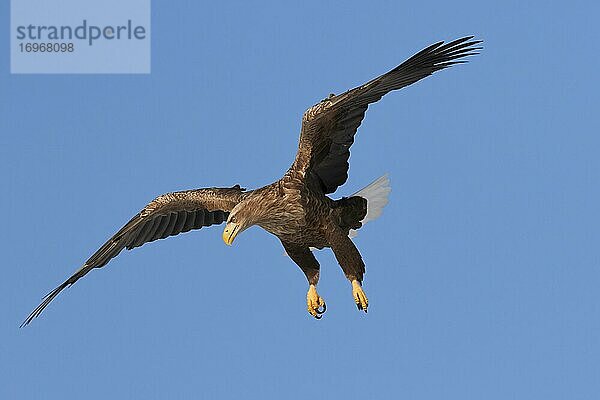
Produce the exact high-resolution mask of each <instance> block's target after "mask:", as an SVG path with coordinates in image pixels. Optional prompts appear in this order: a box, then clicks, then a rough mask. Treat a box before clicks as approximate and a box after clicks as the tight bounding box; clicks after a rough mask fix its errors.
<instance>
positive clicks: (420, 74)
mask: <svg viewBox="0 0 600 400" xmlns="http://www.w3.org/2000/svg"><path fill="white" fill-rule="evenodd" d="M472 39H473V36H467V37H463V38H460V39H457V40H454V41H451V42H449V43H446V44H444V42H437V43H434V44H432V45H430V46H428V47H426V48H425V49H423V50H421V51H419V52H418V53H416V54H415V55H414V56H412V57H411V58H409V59H408V60H406V61H405V62H403V63H402V64H400V65H399V66H397V67H396V68H394V69H392V70H391V71H389V72H388V73H386V74H383V75H381V76H379V77H377V78H375V79H373V80H371V81H369V82H367V83H365V84H364V85H362V86H359V87H357V88H354V89H352V90H349V91H347V92H345V93H342V94H340V95H338V96H334V95H331V96H330V97H329V98H327V99H325V100H323V101H321V102H320V103H318V104H316V105H314V106H313V107H311V108H309V109H308V110H307V111H306V112H305V113H304V116H303V118H302V131H301V133H300V144H299V147H298V154H297V155H296V159H295V160H294V164H293V165H292V169H293V170H296V171H301V172H302V173H303V174H304V176H308V177H309V179H313V180H314V181H316V182H317V183H318V186H319V187H320V188H321V189H322V190H323V193H333V192H335V191H336V190H337V188H338V187H339V186H341V185H343V184H344V183H345V182H346V180H347V179H348V167H349V164H348V160H349V158H350V147H351V146H352V144H353V143H354V135H355V134H356V131H357V129H358V127H359V126H360V124H361V123H362V120H363V118H364V116H365V112H366V111H367V108H368V106H369V104H371V103H375V102H377V101H379V100H380V99H381V98H382V97H383V96H384V95H386V94H387V93H389V92H391V91H393V90H398V89H401V88H403V87H406V86H408V85H411V84H413V83H415V82H417V81H419V80H421V79H423V78H425V77H427V76H429V75H431V74H433V73H434V72H436V71H439V70H442V69H444V68H448V67H450V66H452V65H455V64H462V63H465V62H466V60H464V58H465V57H468V56H472V55H475V54H479V53H478V52H477V50H479V49H481V47H478V46H477V45H478V44H479V43H481V41H479V40H472Z"/></svg>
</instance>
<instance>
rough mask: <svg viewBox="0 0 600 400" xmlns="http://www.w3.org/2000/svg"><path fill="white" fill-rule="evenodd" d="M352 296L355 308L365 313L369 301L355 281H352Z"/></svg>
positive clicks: (358, 283)
mask: <svg viewBox="0 0 600 400" xmlns="http://www.w3.org/2000/svg"><path fill="white" fill-rule="evenodd" d="M352 296H353V297H354V302H355V303H356V308H357V309H358V310H359V311H361V310H362V311H364V312H365V313H366V312H367V308H368V307H369V299H367V295H366V294H365V291H364V290H363V289H362V286H361V285H360V282H359V281H357V280H353V281H352Z"/></svg>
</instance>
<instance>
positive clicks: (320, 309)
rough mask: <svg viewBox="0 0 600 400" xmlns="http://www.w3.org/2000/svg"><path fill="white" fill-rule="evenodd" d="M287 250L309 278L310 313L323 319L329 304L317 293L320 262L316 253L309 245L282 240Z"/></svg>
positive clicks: (308, 305) (308, 299)
mask: <svg viewBox="0 0 600 400" xmlns="http://www.w3.org/2000/svg"><path fill="white" fill-rule="evenodd" d="M281 244H283V248H284V249H285V252H286V253H287V254H288V255H289V256H290V258H291V259H292V260H293V261H294V262H295V263H296V264H297V265H298V266H299V267H300V269H301V270H302V272H304V275H306V279H307V280H308V285H309V286H308V293H307V294H306V306H307V308H308V312H309V314H310V315H312V316H313V317H315V318H316V319H321V317H322V316H323V314H324V313H325V311H326V310H327V306H326V305H325V300H323V298H322V297H321V296H319V294H318V293H317V283H319V269H320V266H319V262H318V261H317V259H316V258H315V255H314V254H313V253H312V251H310V249H309V248H308V247H307V246H301V245H297V244H295V243H289V242H285V241H283V240H282V241H281Z"/></svg>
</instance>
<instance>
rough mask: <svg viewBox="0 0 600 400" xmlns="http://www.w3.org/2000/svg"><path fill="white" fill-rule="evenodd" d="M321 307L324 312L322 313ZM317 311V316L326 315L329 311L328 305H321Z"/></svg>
mask: <svg viewBox="0 0 600 400" xmlns="http://www.w3.org/2000/svg"><path fill="white" fill-rule="evenodd" d="M321 307H323V311H321ZM315 311H316V312H317V314H321V315H322V314H325V311H327V304H325V303H323V304H321V305H319V307H317V308H316V309H315Z"/></svg>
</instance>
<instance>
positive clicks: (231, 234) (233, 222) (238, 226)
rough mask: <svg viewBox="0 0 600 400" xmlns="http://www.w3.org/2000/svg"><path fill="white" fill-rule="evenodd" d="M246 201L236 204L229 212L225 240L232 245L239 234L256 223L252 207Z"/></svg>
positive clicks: (224, 231) (224, 233)
mask: <svg viewBox="0 0 600 400" xmlns="http://www.w3.org/2000/svg"><path fill="white" fill-rule="evenodd" d="M244 203H245V202H241V203H239V204H238V205H236V206H235V207H234V208H233V210H231V212H230V213H229V218H227V225H226V226H225V229H224V230H223V241H224V242H225V244H227V245H229V246H231V244H232V243H233V240H234V239H235V237H236V236H237V235H239V234H240V233H242V232H243V231H245V230H246V229H248V228H249V227H251V226H252V225H254V224H255V215H254V213H253V212H252V208H251V207H248V205H247V204H244Z"/></svg>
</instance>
